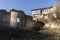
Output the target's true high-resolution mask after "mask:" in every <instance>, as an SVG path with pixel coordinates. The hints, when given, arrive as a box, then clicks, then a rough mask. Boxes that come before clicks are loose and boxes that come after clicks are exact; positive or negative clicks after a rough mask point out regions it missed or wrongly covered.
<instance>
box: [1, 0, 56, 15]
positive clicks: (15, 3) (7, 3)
mask: <svg viewBox="0 0 60 40" xmlns="http://www.w3.org/2000/svg"><path fill="white" fill-rule="evenodd" d="M55 4H56V0H0V9H5V10H7V11H9V10H11V9H16V10H23V11H24V12H25V14H26V15H32V12H31V10H32V9H38V8H44V7H49V6H53V5H55Z"/></svg>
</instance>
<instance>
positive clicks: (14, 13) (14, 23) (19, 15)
mask: <svg viewBox="0 0 60 40" xmlns="http://www.w3.org/2000/svg"><path fill="white" fill-rule="evenodd" d="M10 16H11V18H10V24H11V27H23V26H24V24H25V18H24V17H25V14H24V12H23V11H18V10H11V15H10ZM17 18H19V22H17Z"/></svg>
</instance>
